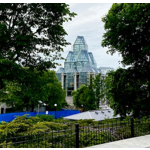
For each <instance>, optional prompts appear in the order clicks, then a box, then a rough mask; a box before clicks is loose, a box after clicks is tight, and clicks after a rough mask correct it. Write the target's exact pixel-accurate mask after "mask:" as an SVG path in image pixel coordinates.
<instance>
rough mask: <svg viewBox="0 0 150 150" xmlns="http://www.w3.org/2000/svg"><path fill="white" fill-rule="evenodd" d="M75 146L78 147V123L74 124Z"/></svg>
mask: <svg viewBox="0 0 150 150" xmlns="http://www.w3.org/2000/svg"><path fill="white" fill-rule="evenodd" d="M75 134H76V148H79V124H75Z"/></svg>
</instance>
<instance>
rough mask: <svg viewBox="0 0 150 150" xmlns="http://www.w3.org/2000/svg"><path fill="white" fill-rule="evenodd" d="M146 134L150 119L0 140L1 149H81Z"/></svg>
mask: <svg viewBox="0 0 150 150" xmlns="http://www.w3.org/2000/svg"><path fill="white" fill-rule="evenodd" d="M147 134H150V119H134V120H133V118H131V120H126V121H117V120H116V122H113V123H107V124H98V125H87V126H81V125H79V124H76V125H75V126H74V127H70V129H66V130H58V131H51V132H44V133H41V132H39V133H38V134H34V133H30V134H22V135H21V136H18V137H13V134H12V135H11V137H8V136H5V137H0V147H1V148H7V147H8V148H79V147H80V148H82V147H89V146H92V145H97V144H102V143H107V142H111V141H116V140H121V139H126V138H131V137H136V136H142V135H147Z"/></svg>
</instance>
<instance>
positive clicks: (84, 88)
mask: <svg viewBox="0 0 150 150" xmlns="http://www.w3.org/2000/svg"><path fill="white" fill-rule="evenodd" d="M103 86H104V85H103V81H102V79H101V74H99V75H97V76H96V78H95V79H93V77H92V75H90V79H89V85H81V86H80V87H79V88H78V89H77V90H76V91H73V92H72V96H73V104H74V105H75V106H76V107H79V108H81V107H83V110H84V111H87V110H94V109H99V104H100V100H101V98H103V96H104V93H103V89H102V88H103Z"/></svg>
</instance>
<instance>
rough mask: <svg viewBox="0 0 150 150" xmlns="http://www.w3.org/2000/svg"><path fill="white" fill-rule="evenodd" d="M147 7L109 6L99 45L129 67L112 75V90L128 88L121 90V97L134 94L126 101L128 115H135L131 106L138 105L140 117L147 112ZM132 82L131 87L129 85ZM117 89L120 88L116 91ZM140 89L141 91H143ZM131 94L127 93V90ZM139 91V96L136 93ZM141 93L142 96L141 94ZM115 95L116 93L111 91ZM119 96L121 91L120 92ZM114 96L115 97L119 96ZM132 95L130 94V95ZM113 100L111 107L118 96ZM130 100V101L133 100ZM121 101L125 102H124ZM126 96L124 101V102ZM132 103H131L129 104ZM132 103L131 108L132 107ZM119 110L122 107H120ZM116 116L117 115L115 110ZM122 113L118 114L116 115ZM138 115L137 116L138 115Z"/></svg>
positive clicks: (149, 69) (149, 94) (149, 76)
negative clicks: (120, 56)
mask: <svg viewBox="0 0 150 150" xmlns="http://www.w3.org/2000/svg"><path fill="white" fill-rule="evenodd" d="M149 7H150V4H145V3H144V4H135V3H134V4H127V3H126V4H113V5H112V7H111V9H110V10H109V12H108V14H107V15H106V16H105V17H103V19H102V21H103V22H104V23H105V26H104V27H105V30H106V33H104V35H103V38H104V39H103V41H102V46H103V47H108V51H107V52H108V53H111V54H114V53H115V52H119V53H120V54H121V55H122V58H123V60H122V61H121V63H122V64H123V65H124V66H126V65H130V67H129V68H128V69H126V70H122V71H121V69H119V70H118V71H116V73H114V74H112V76H118V77H120V79H124V80H122V81H120V79H119V78H116V77H113V83H114V84H115V85H116V86H115V87H116V89H118V90H119V91H120V89H121V88H126V86H127V85H128V86H129V85H130V86H131V87H130V88H129V87H128V88H127V90H125V92H126V93H124V94H123V95H125V94H126V95H127V96H129V97H130V96H131V95H132V94H131V93H134V92H135V93H136V95H135V96H134V97H132V98H131V99H130V101H129V103H130V105H131V106H132V110H131V109H130V111H131V112H133V115H135V116H137V114H138V113H137V112H136V111H137V110H136V109H137V108H138V107H134V106H135V105H137V103H138V105H139V106H141V107H139V108H138V109H140V110H139V112H141V114H143V115H144V114H148V113H149V107H148V105H149V101H150V74H149V72H150V59H149V58H150V50H149V49H150V39H149V33H150V26H149V23H150V17H149V16H150V10H149ZM128 78H129V79H128ZM131 83H132V84H131ZM118 86H119V87H120V89H119V88H118ZM143 87H144V88H143ZM128 90H129V91H130V92H131V93H130V92H129V91H128ZM137 91H139V94H138V92H137ZM144 91H145V93H144ZM111 92H112V94H113V95H114V94H115V95H116V94H117V93H118V92H117V91H116V90H113V91H111ZM121 93H122V92H121ZM121 93H118V94H121ZM132 96H133V95H132ZM113 98H114V101H113V102H114V105H115V103H116V105H117V104H118V102H119V97H116V96H115V97H113ZM133 98H134V99H133ZM124 100H125V99H124ZM128 100H129V99H127V97H126V101H128ZM133 102H134V104H133ZM132 104H133V105H132ZM122 107H123V106H122ZM117 113H119V112H118V111H117ZM120 113H122V112H120ZM139 116H140V114H139Z"/></svg>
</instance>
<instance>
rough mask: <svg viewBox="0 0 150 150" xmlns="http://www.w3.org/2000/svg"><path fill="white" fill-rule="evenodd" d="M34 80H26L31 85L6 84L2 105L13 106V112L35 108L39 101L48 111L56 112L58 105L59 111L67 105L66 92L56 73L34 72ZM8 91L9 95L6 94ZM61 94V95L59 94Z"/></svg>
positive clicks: (0, 100) (1, 100)
mask: <svg viewBox="0 0 150 150" xmlns="http://www.w3.org/2000/svg"><path fill="white" fill-rule="evenodd" d="M34 75H35V76H34V78H32V80H30V78H29V80H28V79H26V82H30V84H17V83H15V82H10V81H9V82H8V81H7V82H5V84H6V86H5V88H4V92H3V97H1V98H0V102H1V103H6V104H7V105H9V106H13V107H12V108H14V109H13V110H14V111H15V110H21V109H23V108H26V109H27V110H28V109H29V108H32V111H34V108H35V107H37V106H38V104H39V102H38V101H39V100H40V101H42V102H43V103H46V104H47V106H46V107H47V110H54V109H55V108H54V104H55V103H57V110H60V109H61V108H62V107H64V106H66V105H67V102H66V100H65V97H66V95H65V90H63V89H62V87H61V83H59V81H58V79H57V77H56V75H55V72H54V71H43V73H42V74H41V72H40V71H37V70H36V69H35V70H34ZM6 91H7V94H6ZM58 93H59V94H58Z"/></svg>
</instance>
